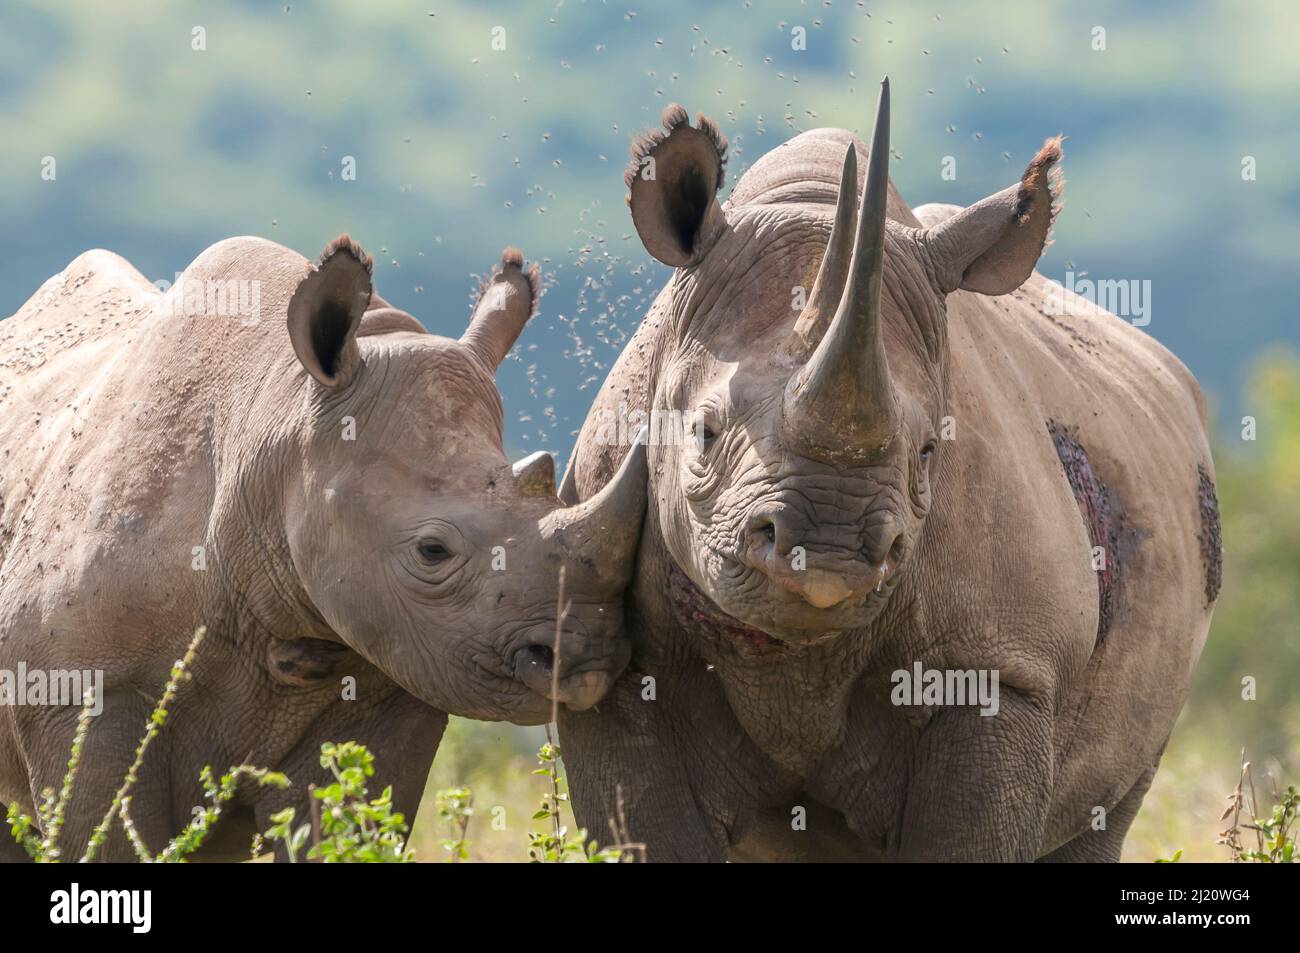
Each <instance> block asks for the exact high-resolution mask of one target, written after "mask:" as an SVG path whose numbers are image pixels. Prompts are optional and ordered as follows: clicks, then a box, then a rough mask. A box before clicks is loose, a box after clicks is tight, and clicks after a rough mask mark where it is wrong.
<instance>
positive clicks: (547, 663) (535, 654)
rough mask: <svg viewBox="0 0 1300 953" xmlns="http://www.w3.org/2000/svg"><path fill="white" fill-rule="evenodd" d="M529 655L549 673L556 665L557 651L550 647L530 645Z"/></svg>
mask: <svg viewBox="0 0 1300 953" xmlns="http://www.w3.org/2000/svg"><path fill="white" fill-rule="evenodd" d="M528 654H529V656H530V657H531V658H532V660H533V661H534V662H536V663H537V664H538V665H540V666H541V667H542V668H544V669H546V670H547V671H548V672H549V671H550V670H551V666H552V665H553V664H554V663H555V650H554V649H552V648H551V647H550V646H549V645H530V646H528Z"/></svg>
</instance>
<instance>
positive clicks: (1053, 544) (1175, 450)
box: [561, 81, 1219, 860]
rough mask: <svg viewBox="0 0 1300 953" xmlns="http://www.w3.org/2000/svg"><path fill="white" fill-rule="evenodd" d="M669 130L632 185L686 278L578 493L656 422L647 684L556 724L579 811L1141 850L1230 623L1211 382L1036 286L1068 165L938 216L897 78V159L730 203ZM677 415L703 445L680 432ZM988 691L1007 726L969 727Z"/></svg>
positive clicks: (719, 847) (847, 833) (595, 445)
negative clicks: (1143, 825)
mask: <svg viewBox="0 0 1300 953" xmlns="http://www.w3.org/2000/svg"><path fill="white" fill-rule="evenodd" d="M663 124H664V131H663V132H662V133H658V132H657V133H654V134H652V135H651V136H649V137H647V138H645V139H643V140H641V141H640V142H638V143H637V144H636V145H635V146H634V148H633V163H632V165H631V166H630V167H629V170H628V173H627V177H626V178H627V184H628V186H629V190H630V195H629V204H630V207H631V213H632V219H633V222H634V223H635V225H636V229H637V232H638V234H639V235H640V237H641V239H642V242H643V243H644V245H645V247H646V249H647V250H648V251H649V252H650V253H651V254H652V255H654V256H655V257H656V258H658V259H659V260H660V261H662V262H664V263H666V264H669V265H673V266H676V269H677V270H676V271H675V272H674V274H673V276H672V279H671V281H670V282H669V283H668V285H667V286H666V287H665V288H664V289H663V291H662V292H661V293H660V294H659V296H658V298H657V299H656V301H655V302H654V304H653V305H652V307H651V309H650V311H649V313H648V315H647V316H646V318H645V320H644V322H643V323H642V325H641V327H640V329H639V330H638V331H637V333H636V335H635V336H634V338H633V339H632V341H631V342H630V344H629V346H628V347H627V349H626V350H625V351H624V353H623V354H622V355H621V357H620V359H619V361H618V363H617V365H616V366H615V368H614V369H613V371H612V372H611V374H610V377H609V380H608V381H607V382H606V384H605V386H604V389H603V390H602V392H601V394H600V395H599V398H598V400H597V402H596V404H595V406H594V407H593V409H592V411H591V413H590V415H589V416H588V419H587V422H586V424H585V426H584V428H583V430H582V432H581V436H580V438H579V441H578V447H577V451H576V454H575V456H574V459H573V461H572V463H571V465H570V468H569V471H568V473H567V474H566V478H565V481H564V484H563V488H562V491H561V497H562V498H571V499H575V500H576V499H578V498H584V497H589V496H590V495H591V494H593V493H595V492H597V491H598V489H599V488H600V487H601V486H603V485H604V484H605V483H606V481H607V480H609V479H610V478H611V476H612V475H613V474H614V473H615V471H616V469H617V467H618V464H619V460H620V458H621V456H622V455H623V453H624V452H625V448H623V447H620V446H617V445H611V444H612V443H613V441H611V439H610V436H609V435H610V434H611V433H612V430H611V428H610V427H609V422H610V420H611V419H614V418H618V417H619V416H620V415H622V414H627V413H636V412H637V411H641V412H651V413H652V417H651V419H652V425H651V426H652V446H651V448H650V451H649V454H650V456H649V465H650V482H651V495H650V505H649V511H648V513H647V518H646V528H645V533H644V537H643V540H642V544H641V550H640V555H639V562H638V570H637V578H636V580H635V582H634V583H633V588H632V590H631V594H630V599H631V603H632V606H631V610H632V611H631V616H630V617H631V618H633V619H635V624H634V626H633V628H632V633H631V634H632V637H633V640H634V654H633V661H632V665H631V667H630V668H629V670H628V672H627V673H626V674H625V675H624V676H623V677H622V679H621V680H620V681H619V682H618V683H617V685H616V686H615V688H614V689H613V690H612V692H611V695H610V697H609V698H608V699H606V701H605V703H603V704H602V705H601V710H600V712H599V713H598V714H597V713H595V712H592V713H586V714H568V715H566V716H564V717H563V718H562V724H561V730H562V735H563V740H564V743H565V754H566V761H567V763H568V766H569V771H570V779H571V783H572V787H573V792H574V799H575V807H576V810H577V814H578V819H579V821H580V822H581V823H583V824H586V825H588V826H589V827H592V828H593V829H596V828H603V827H604V825H605V822H606V818H608V817H610V816H611V815H613V813H614V810H615V805H616V801H617V798H618V791H619V788H620V787H621V789H622V795H623V798H624V800H625V805H624V808H625V817H626V821H627V827H628V830H629V832H630V833H631V835H632V837H633V838H634V839H636V840H641V841H644V842H646V844H647V845H648V849H649V857H650V858H651V859H700V860H704V859H709V860H717V859H721V858H723V857H728V856H730V857H733V858H773V859H795V858H806V859H817V858H822V859H831V858H862V859H888V860H927V859H928V860H975V859H981V860H984V859H1008V860H1009V859H1015V860H1031V859H1034V858H1050V859H1061V860H1064V859H1071V860H1092V859H1108V860H1114V859H1116V858H1118V856H1119V853H1120V848H1121V845H1122V842H1123V838H1124V836H1125V832H1126V830H1127V828H1128V826H1129V824H1130V822H1131V821H1132V819H1133V816H1134V814H1135V813H1136V811H1137V809H1138V806H1139V804H1140V803H1141V801H1142V797H1143V795H1144V793H1145V792H1146V790H1147V787H1148V785H1149V784H1150V782H1151V778H1152V775H1153V773H1154V772H1155V770H1156V765H1157V762H1158V761H1159V758H1160V755H1161V752H1162V750H1163V748H1164V745H1165V742H1166V740H1167V739H1168V737H1169V734H1170V731H1171V729H1172V727H1173V724H1174V720H1175V718H1176V716H1177V714H1178V711H1179V708H1180V707H1181V705H1182V703H1183V698H1184V695H1185V692H1186V690H1187V685H1188V681H1189V679H1190V676H1191V673H1192V669H1193V666H1194V665H1195V663H1196V660H1197V657H1198V655H1199V653H1200V650H1201V646H1202V644H1203V643H1204V640H1205V637H1206V632H1207V630H1208V628H1209V624H1210V614H1211V608H1212V605H1213V602H1214V599H1215V596H1216V594H1217V589H1218V580H1219V549H1218V515H1217V508H1216V503H1215V495H1214V486H1213V481H1212V464H1211V460H1210V453H1209V448H1208V446H1207V438H1206V425H1205V414H1204V407H1203V403H1202V399H1201V396H1200V393H1199V392H1198V389H1197V385H1196V382H1195V381H1194V380H1193V378H1192V376H1191V374H1190V373H1188V371H1187V369H1186V368H1185V367H1183V365H1182V364H1180V363H1179V362H1178V360H1177V359H1175V358H1174V357H1173V356H1172V355H1170V354H1169V353H1168V352H1167V351H1166V350H1165V349H1164V348H1162V347H1161V346H1160V345H1159V344H1157V343H1156V342H1155V341H1154V340H1152V339H1151V338H1149V337H1147V336H1146V335H1144V334H1142V333H1140V332H1138V331H1136V330H1135V329H1134V328H1133V327H1132V326H1130V325H1129V324H1126V323H1125V322H1123V321H1121V320H1120V319H1118V318H1117V317H1115V316H1113V315H1111V314H1108V313H1106V312H1104V311H1101V310H1099V309H1097V308H1095V307H1093V306H1092V305H1090V304H1088V303H1087V302H1085V301H1083V300H1082V299H1079V298H1075V297H1073V296H1071V295H1068V294H1065V295H1064V299H1062V297H1061V296H1062V294H1064V292H1063V289H1061V288H1060V287H1059V286H1058V285H1055V284H1052V283H1050V282H1048V281H1046V280H1045V279H1044V278H1042V277H1041V276H1040V275H1038V274H1035V273H1034V265H1035V263H1036V262H1037V260H1038V257H1039V255H1040V253H1041V252H1042V250H1043V247H1044V245H1045V243H1046V242H1047V240H1048V232H1049V229H1050V227H1051V225H1052V221H1053V218H1054V216H1055V214H1056V209H1055V207H1054V199H1055V191H1056V183H1055V182H1054V181H1053V180H1054V178H1055V177H1054V175H1053V171H1054V169H1053V167H1054V164H1055V163H1056V162H1057V161H1058V159H1059V157H1060V145H1059V141H1058V140H1051V141H1048V142H1047V143H1046V145H1045V146H1044V147H1043V149H1042V150H1041V151H1040V152H1039V153H1038V154H1037V155H1036V156H1035V157H1034V159H1033V161H1032V162H1030V164H1029V166H1028V168H1027V169H1026V171H1025V173H1024V176H1023V178H1022V179H1021V181H1020V182H1019V183H1018V184H1017V185H1014V186H1012V187H1011V188H1008V189H1006V190H1005V191H1002V192H999V193H998V194H996V195H993V196H991V197H990V198H987V199H984V200H983V201H981V202H978V203H977V204H975V205H972V206H971V207H969V208H966V209H961V210H958V209H955V208H953V207H929V208H922V209H918V210H917V212H916V213H913V212H912V211H911V210H910V209H909V208H908V207H907V206H906V205H905V204H904V203H903V201H902V199H901V198H900V197H899V195H898V193H897V192H896V191H895V190H894V188H893V186H892V184H891V183H890V182H889V179H888V156H889V96H888V84H887V81H886V84H885V85H884V87H882V91H881V98H880V105H879V108H878V113H877V117H876V125H875V131H874V134H873V141H872V145H871V148H870V150H869V151H868V150H866V149H865V148H864V147H863V145H862V144H861V143H860V142H858V141H857V140H856V139H855V138H854V137H853V136H852V135H851V134H850V133H848V132H845V131H843V130H827V129H822V130H816V131H812V132H807V133H804V134H802V135H799V136H797V137H796V138H794V139H793V140H791V141H789V142H787V143H786V144H785V145H783V146H781V147H779V148H777V149H775V150H774V151H772V152H770V153H769V154H767V155H766V156H764V157H763V158H762V159H760V160H759V161H758V162H757V163H755V165H754V166H753V167H752V168H751V169H750V170H749V171H747V172H746V174H745V175H744V176H743V177H742V178H741V180H740V181H739V183H738V184H737V185H736V188H735V190H734V192H733V194H732V196H731V198H730V200H729V201H728V202H727V204H726V205H719V204H718V202H717V200H716V198H715V194H716V192H717V190H718V189H719V188H720V186H721V184H722V181H723V175H722V173H723V163H724V158H725V152H726V141H725V139H724V138H723V137H722V136H721V135H720V134H719V133H718V131H717V128H716V126H714V124H713V123H711V122H709V121H708V120H707V119H704V118H703V117H702V118H701V120H700V121H699V124H698V126H697V127H692V126H691V125H690V123H689V121H688V119H687V115H686V112H685V110H683V109H682V108H681V107H680V106H671V107H669V109H668V110H667V111H666V112H665V114H664V119H663ZM864 160H865V162H866V164H867V166H868V169H867V171H866V174H865V185H864V184H863V182H862V177H861V176H859V174H858V172H857V167H858V164H859V162H862V161H864ZM859 190H861V194H862V200H861V209H860V211H859V210H858V208H857V207H856V206H857V202H856V201H855V199H856V196H857V194H858V193H859ZM805 289H807V295H806V302H803V304H804V306H803V307H801V308H800V307H797V305H798V304H800V299H801V298H803V297H804V295H803V293H802V292H803V290H805ZM1050 300H1056V301H1060V300H1064V302H1065V304H1066V305H1067V307H1064V308H1061V307H1053V306H1049V307H1046V308H1044V302H1045V301H1050ZM792 302H794V303H795V305H796V307H795V308H792ZM1045 311H1046V312H1058V311H1059V312H1064V313H1059V314H1058V313H1045ZM624 403H625V404H626V405H627V406H626V407H622V406H620V405H622V404H624ZM674 412H681V413H682V414H683V415H684V419H685V421H686V423H685V426H684V428H683V429H684V430H685V433H686V439H684V440H682V441H678V442H674V441H671V440H667V441H666V440H664V439H663V436H664V435H665V434H671V433H672V428H671V427H659V428H657V429H658V430H659V435H660V439H659V440H658V441H656V440H655V439H654V431H655V429H656V424H657V423H659V422H660V421H661V420H664V419H668V420H671V418H672V415H673V413H674ZM941 438H952V439H941ZM994 674H996V675H997V677H998V681H997V682H996V683H994V682H993V681H992V676H993V675H994ZM953 676H958V677H957V678H954V677H953ZM936 678H937V682H936V680H935V679H936ZM985 679H987V681H983V680H985ZM977 681H978V682H979V684H981V685H984V686H986V687H990V688H996V689H997V690H998V691H997V695H996V697H995V698H994V699H993V701H992V704H982V703H981V704H970V702H972V701H974V700H975V699H974V698H973V697H968V698H966V699H965V701H966V702H967V703H966V704H962V699H961V698H960V697H959V696H958V694H957V692H958V691H959V690H961V689H962V688H963V686H964V687H966V688H973V687H974V685H975V684H976V682H977ZM913 683H915V686H916V687H918V688H921V689H922V690H921V691H920V693H919V694H918V693H913V692H912V687H913ZM936 684H937V685H938V687H939V688H940V689H946V690H947V693H945V691H942V690H940V691H936V692H934V693H932V692H931V691H930V688H931V687H932V686H934V685H936ZM990 694H991V693H990ZM909 702H910V703H909ZM994 711H996V713H994Z"/></svg>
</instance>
